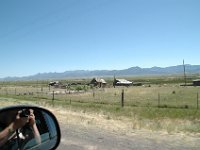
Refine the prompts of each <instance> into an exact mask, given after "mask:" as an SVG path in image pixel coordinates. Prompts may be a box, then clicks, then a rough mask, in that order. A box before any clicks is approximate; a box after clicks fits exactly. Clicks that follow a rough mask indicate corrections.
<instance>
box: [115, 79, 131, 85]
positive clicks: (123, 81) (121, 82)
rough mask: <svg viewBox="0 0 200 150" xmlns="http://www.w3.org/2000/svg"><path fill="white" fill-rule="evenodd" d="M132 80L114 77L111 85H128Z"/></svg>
mask: <svg viewBox="0 0 200 150" xmlns="http://www.w3.org/2000/svg"><path fill="white" fill-rule="evenodd" d="M132 84H133V82H131V81H128V80H126V79H114V82H113V86H130V85H132Z"/></svg>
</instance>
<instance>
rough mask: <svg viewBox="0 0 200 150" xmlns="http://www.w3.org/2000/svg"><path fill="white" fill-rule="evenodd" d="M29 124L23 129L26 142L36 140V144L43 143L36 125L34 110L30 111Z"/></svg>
mask: <svg viewBox="0 0 200 150" xmlns="http://www.w3.org/2000/svg"><path fill="white" fill-rule="evenodd" d="M29 113H30V114H29V115H28V119H29V120H28V123H27V124H26V125H25V126H24V127H23V128H22V133H23V135H24V137H25V138H24V139H25V140H26V141H28V140H30V139H32V138H35V140H36V143H37V144H40V143H41V137H40V133H39V130H38V128H37V125H36V120H35V115H34V111H33V109H29Z"/></svg>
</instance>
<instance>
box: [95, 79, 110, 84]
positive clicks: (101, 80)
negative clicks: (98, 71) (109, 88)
mask: <svg viewBox="0 0 200 150" xmlns="http://www.w3.org/2000/svg"><path fill="white" fill-rule="evenodd" d="M95 80H96V82H99V83H103V84H106V83H107V82H106V81H105V80H104V79H100V78H95Z"/></svg>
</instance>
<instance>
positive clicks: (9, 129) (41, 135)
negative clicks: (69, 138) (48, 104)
mask: <svg viewBox="0 0 200 150" xmlns="http://www.w3.org/2000/svg"><path fill="white" fill-rule="evenodd" d="M60 138H61V135H60V128H59V125H58V122H57V120H56V118H55V116H54V115H53V114H52V113H51V112H49V111H48V110H46V109H43V108H38V107H33V106H16V107H9V108H4V109H1V110H0V149H1V150H7V149H13V150H15V149H16V150H17V149H19V150H34V149H55V148H56V147H57V146H58V145H59V142H60Z"/></svg>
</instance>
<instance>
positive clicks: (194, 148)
mask: <svg viewBox="0 0 200 150" xmlns="http://www.w3.org/2000/svg"><path fill="white" fill-rule="evenodd" d="M51 111H52V112H53V113H54V114H55V115H56V116H57V118H58V120H59V122H60V125H61V131H62V140H61V144H60V146H59V148H58V149H59V150H60V149H72V150H81V149H85V150H100V149H108V150H112V149H119V150H120V149H125V150H126V149H127V150H129V149H131V150H132V149H133V150H134V149H136V150H145V149H148V150H151V149H152V150H160V149H162V150H172V149H173V150H188V149H190V150H198V149H199V148H200V135H198V134H195V135H192V134H186V133H174V134H169V133H167V132H162V131H161V132H155V131H149V130H142V129H140V130H135V129H132V128H131V123H128V122H123V121H121V120H112V119H108V118H106V116H104V115H103V114H87V113H84V112H74V111H70V110H62V109H61V108H60V109H59V108H57V109H55V108H51Z"/></svg>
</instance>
